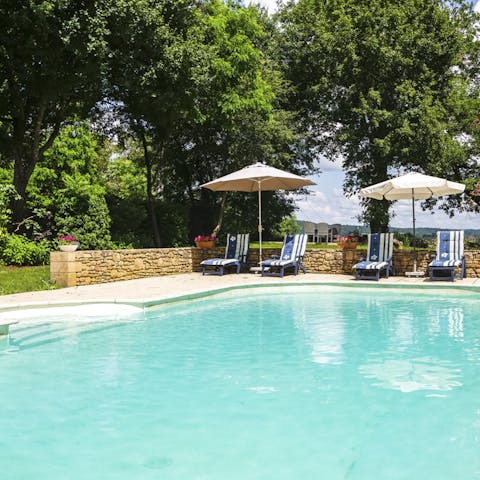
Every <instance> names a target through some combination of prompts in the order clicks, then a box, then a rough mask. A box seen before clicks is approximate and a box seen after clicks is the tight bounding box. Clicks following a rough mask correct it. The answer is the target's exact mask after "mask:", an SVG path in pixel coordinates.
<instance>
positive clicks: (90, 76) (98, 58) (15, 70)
mask: <svg viewBox="0 0 480 480" xmlns="http://www.w3.org/2000/svg"><path fill="white" fill-rule="evenodd" d="M106 9H107V5H106V0H105V1H102V0H92V1H83V0H82V1H78V0H40V1H35V2H34V1H31V0H3V1H2V2H1V3H0V121H1V123H0V150H1V152H2V155H4V156H5V157H6V158H7V159H9V160H11V161H12V162H13V170H14V174H13V184H14V186H15V189H16V192H17V194H18V196H17V197H16V199H15V200H14V202H13V207H12V209H13V212H12V215H13V224H12V225H11V230H13V229H15V228H16V227H15V224H17V225H18V224H19V223H21V222H22V220H24V219H25V217H26V212H25V206H26V201H27V198H26V192H27V187H28V184H29V181H30V177H31V175H32V173H33V171H34V169H35V166H36V165H37V164H39V163H41V162H42V160H43V156H44V154H45V152H46V151H47V150H48V149H49V148H50V147H51V146H52V145H53V142H54V140H55V138H56V137H57V135H58V133H59V131H60V129H61V127H62V125H64V124H65V122H66V121H67V120H68V119H69V118H70V117H72V116H74V115H79V116H85V115H87V113H88V111H89V109H90V108H91V107H92V106H93V105H94V103H95V102H96V101H97V100H98V99H99V96H100V86H101V79H102V76H101V74H102V66H103V60H104V54H105V35H106V31H107V30H106V26H107V24H106V20H105V12H106Z"/></svg>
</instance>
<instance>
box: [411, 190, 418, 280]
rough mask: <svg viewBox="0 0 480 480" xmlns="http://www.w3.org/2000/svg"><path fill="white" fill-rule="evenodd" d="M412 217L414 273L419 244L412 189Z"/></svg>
mask: <svg viewBox="0 0 480 480" xmlns="http://www.w3.org/2000/svg"><path fill="white" fill-rule="evenodd" d="M412 214H413V215H412V216H413V271H414V272H416V271H417V248H416V247H417V245H416V244H417V242H416V240H415V239H416V237H415V192H414V189H413V188H412Z"/></svg>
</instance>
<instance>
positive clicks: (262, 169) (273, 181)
mask: <svg viewBox="0 0 480 480" xmlns="http://www.w3.org/2000/svg"><path fill="white" fill-rule="evenodd" d="M307 185H316V184H315V182H312V181H311V180H309V179H307V178H303V177H300V176H299V175H295V174H293V173H290V172H285V171H284V170H279V169H278V168H274V167H270V166H268V165H264V164H263V163H255V164H253V165H250V166H248V167H245V168H242V169H241V170H237V171H236V172H233V173H230V174H228V175H225V176H224V177H220V178H217V179H216V180H212V181H211V182H208V183H204V184H203V185H201V186H202V187H204V188H208V189H210V190H213V191H218V192H223V191H229V192H258V239H259V243H260V260H262V191H264V190H295V189H296V188H299V187H305V186H307Z"/></svg>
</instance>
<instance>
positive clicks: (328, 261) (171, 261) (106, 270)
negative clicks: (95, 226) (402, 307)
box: [50, 247, 480, 287]
mask: <svg viewBox="0 0 480 480" xmlns="http://www.w3.org/2000/svg"><path fill="white" fill-rule="evenodd" d="M365 253H366V251H365V250H335V249H328V250H327V249H325V250H324V249H310V250H307V251H306V253H305V257H304V260H303V264H304V265H305V267H306V268H307V270H308V272H311V273H326V274H328V273H331V274H352V266H353V265H354V264H355V263H357V262H358V260H359V259H360V256H361V255H364V254H365ZM224 254H225V248H224V247H215V248H194V247H185V248H149V249H140V250H95V251H76V252H51V254H50V278H51V280H54V281H56V282H57V284H58V285H59V286H61V287H73V286H77V285H78V286H79V285H91V284H94V283H106V282H115V281H118V280H131V279H134V278H145V277H154V276H160V275H172V274H175V273H190V272H200V271H201V267H200V262H201V261H202V260H205V259H207V258H214V257H220V258H222V257H223V256H224ZM272 254H276V255H278V254H280V249H279V248H266V249H263V258H264V259H267V258H269V257H270V255H272ZM434 254H435V252H434V251H425V250H420V251H418V252H417V269H418V270H423V271H425V272H427V271H428V264H429V263H430V261H431V259H432V255H434ZM249 255H250V256H249V262H250V265H252V266H254V265H257V264H258V260H259V251H258V249H251V250H250V252H249ZM465 259H466V264H467V277H470V278H480V251H477V250H475V251H467V252H465ZM393 263H394V267H395V274H396V275H405V272H407V271H411V270H412V269H413V252H410V251H402V250H396V251H395V252H394V255H393Z"/></svg>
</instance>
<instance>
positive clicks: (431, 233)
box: [342, 225, 480, 238]
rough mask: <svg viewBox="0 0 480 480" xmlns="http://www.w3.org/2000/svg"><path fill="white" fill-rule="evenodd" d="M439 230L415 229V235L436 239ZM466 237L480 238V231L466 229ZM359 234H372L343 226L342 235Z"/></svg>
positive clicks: (357, 226)
mask: <svg viewBox="0 0 480 480" xmlns="http://www.w3.org/2000/svg"><path fill="white" fill-rule="evenodd" d="M438 230H439V229H438V228H425V227H418V228H416V229H415V234H416V235H417V237H420V238H435V236H436V235H437V231H438ZM390 231H391V232H412V229H411V228H399V227H390ZM464 231H465V236H466V237H480V229H475V228H465V229H464ZM353 232H358V233H360V234H364V233H370V229H369V228H368V227H364V226H362V225H342V235H348V234H349V233H353Z"/></svg>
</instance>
